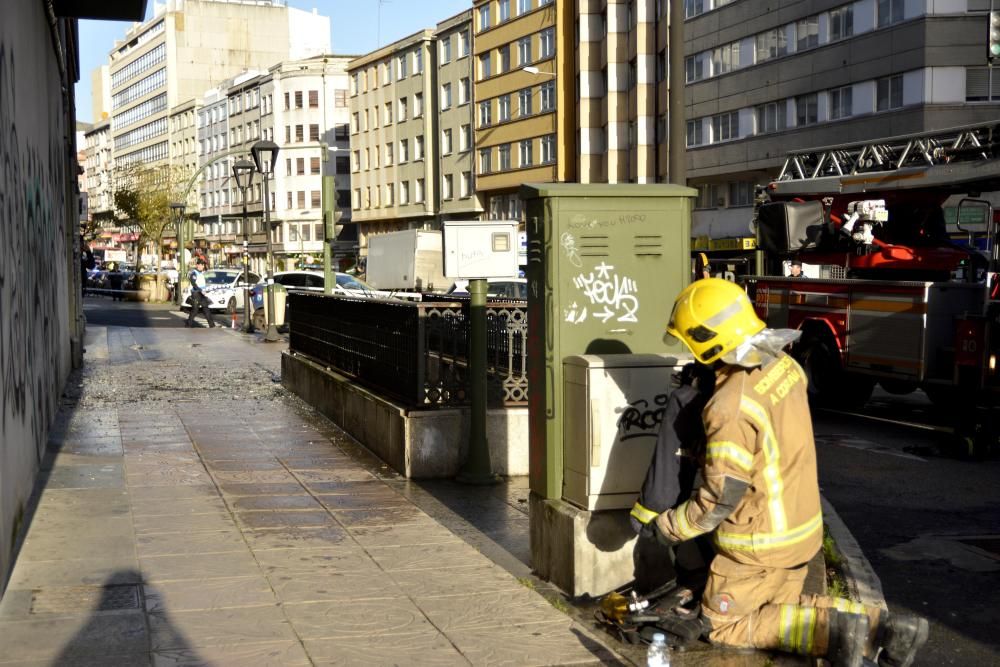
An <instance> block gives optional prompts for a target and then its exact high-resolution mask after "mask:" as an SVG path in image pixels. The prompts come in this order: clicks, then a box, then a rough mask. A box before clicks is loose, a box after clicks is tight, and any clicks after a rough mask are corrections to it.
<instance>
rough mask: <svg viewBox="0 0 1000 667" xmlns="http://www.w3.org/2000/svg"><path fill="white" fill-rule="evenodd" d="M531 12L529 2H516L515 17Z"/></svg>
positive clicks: (528, 0)
mask: <svg viewBox="0 0 1000 667" xmlns="http://www.w3.org/2000/svg"><path fill="white" fill-rule="evenodd" d="M530 11H531V0H517V15H518V16H520V15H521V14H527V13H528V12H530Z"/></svg>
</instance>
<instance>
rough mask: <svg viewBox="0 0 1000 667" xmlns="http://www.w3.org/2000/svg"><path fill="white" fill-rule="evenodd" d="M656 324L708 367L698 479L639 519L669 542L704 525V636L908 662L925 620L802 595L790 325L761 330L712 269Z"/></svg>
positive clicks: (802, 522)
mask: <svg viewBox="0 0 1000 667" xmlns="http://www.w3.org/2000/svg"><path fill="white" fill-rule="evenodd" d="M667 332H668V333H669V334H670V335H673V336H676V337H677V338H679V339H680V340H681V341H683V342H684V344H685V345H686V346H687V347H688V348H689V349H690V350H691V352H692V353H693V354H694V355H695V357H696V358H697V359H698V361H700V362H702V363H704V364H709V365H713V366H714V368H715V370H716V375H717V384H716V389H715V394H714V395H713V396H712V398H711V399H710V400H709V401H708V403H707V404H706V406H705V409H704V411H703V413H702V418H703V421H704V423H705V432H706V435H707V445H706V451H705V467H704V470H703V476H704V484H703V486H702V487H701V488H700V489H698V490H697V491H696V492H695V494H694V495H692V496H691V498H690V499H689V500H688V501H686V502H684V503H682V504H680V505H678V506H677V507H676V508H674V509H671V510H667V511H665V512H663V513H661V514H659V515H658V516H657V517H656V518H655V519H654V520H652V521H650V522H649V523H647V524H646V526H645V527H644V529H643V530H644V531H646V533H647V535H650V536H652V537H654V538H655V539H658V540H660V541H661V542H663V543H667V544H674V543H678V542H683V541H685V540H690V539H692V538H694V537H697V536H698V535H702V534H704V533H707V532H710V531H715V543H716V550H717V555H716V557H715V559H714V560H713V561H712V564H711V566H710V573H709V579H708V584H707V587H706V589H705V593H704V596H703V598H702V616H703V618H704V620H705V622H706V625H707V626H708V628H709V634H708V636H709V639H710V640H711V641H712V642H713V643H718V644H723V645H728V646H737V647H755V648H761V649H777V650H784V651H789V652H794V653H800V654H804V655H811V656H826V657H827V659H829V660H830V662H832V663H833V664H834V665H835V667H836V666H840V665H846V666H850V667H860V665H861V664H862V657H863V656H865V657H868V658H869V659H873V660H874V659H876V657H877V659H878V664H879V665H883V666H891V667H909V666H910V665H911V664H912V663H913V660H914V657H915V656H916V653H917V651H918V650H919V648H920V647H921V646H922V645H923V643H924V642H925V641H926V640H927V632H928V626H927V621H926V619H923V618H919V617H916V616H903V615H895V614H894V615H889V614H888V612H885V611H883V610H881V609H879V608H877V607H873V608H868V607H865V606H863V605H861V604H858V603H855V602H851V601H849V600H844V599H837V598H830V597H821V596H803V595H802V586H803V583H804V581H805V577H806V564H807V563H808V562H809V560H810V559H812V557H813V556H814V555H815V554H816V552H817V551H818V550H819V548H820V546H821V542H822V538H823V516H822V512H821V510H820V498H819V483H818V481H817V474H816V449H815V443H814V441H813V432H812V420H811V416H810V413H809V404H808V396H807V392H806V377H805V374H804V373H803V371H802V368H800V367H799V365H798V364H797V363H796V362H795V360H794V359H792V358H791V357H790V356H788V355H787V354H786V353H785V352H783V351H782V350H783V348H784V347H785V346H786V345H788V344H789V343H791V342H794V340H796V339H797V338H798V335H799V332H796V331H790V330H787V329H786V330H774V329H766V328H765V325H764V323H763V322H762V321H761V320H760V319H759V318H758V317H757V315H756V313H755V312H754V310H753V305H752V304H751V303H750V300H749V299H748V298H747V295H746V293H745V292H744V291H743V289H742V288H740V287H739V286H738V285H735V284H734V283H731V282H729V281H726V280H721V279H718V278H707V279H704V280H698V281H696V282H693V283H691V285H689V286H688V287H687V288H686V289H685V290H684V291H682V292H681V294H680V296H678V297H677V301H676V302H675V304H674V309H673V313H672V314H671V316H670V323H669V324H668V325H667Z"/></svg>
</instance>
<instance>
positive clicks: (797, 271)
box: [788, 259, 805, 278]
mask: <svg viewBox="0 0 1000 667" xmlns="http://www.w3.org/2000/svg"><path fill="white" fill-rule="evenodd" d="M789 271H790V273H789V274H788V277H789V278H805V276H803V275H802V260H801V259H793V260H792V265H791V268H790V269H789Z"/></svg>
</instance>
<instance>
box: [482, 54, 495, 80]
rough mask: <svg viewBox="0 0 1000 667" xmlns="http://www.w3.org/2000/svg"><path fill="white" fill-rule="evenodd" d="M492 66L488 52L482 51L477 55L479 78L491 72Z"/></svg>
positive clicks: (487, 75)
mask: <svg viewBox="0 0 1000 667" xmlns="http://www.w3.org/2000/svg"><path fill="white" fill-rule="evenodd" d="M492 73H493V72H492V66H491V64H490V54H489V53H483V54H480V56H479V78H480V79H485V78H487V77H489V76H490V75H491V74H492Z"/></svg>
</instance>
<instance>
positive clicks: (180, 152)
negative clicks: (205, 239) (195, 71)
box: [169, 99, 201, 211]
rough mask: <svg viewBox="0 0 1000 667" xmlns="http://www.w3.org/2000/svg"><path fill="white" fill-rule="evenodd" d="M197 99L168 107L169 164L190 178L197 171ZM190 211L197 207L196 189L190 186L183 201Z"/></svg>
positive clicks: (198, 102)
mask: <svg viewBox="0 0 1000 667" xmlns="http://www.w3.org/2000/svg"><path fill="white" fill-rule="evenodd" d="M200 103H201V101H200V100H198V99H190V100H187V101H186V102H182V103H181V104H178V105H177V106H175V107H173V108H171V109H170V115H169V127H170V134H169V137H170V151H169V155H170V164H172V165H174V166H175V167H177V170H178V172H179V174H180V175H182V176H184V177H185V178H191V177H193V176H194V175H195V172H197V171H198V166H199V165H198V106H199V104H200ZM185 203H186V204H187V206H188V208H189V209H190V210H192V211H195V210H197V209H198V203H199V198H198V190H197V189H196V188H192V189H191V192H190V193H189V195H188V200H187V202H185Z"/></svg>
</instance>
